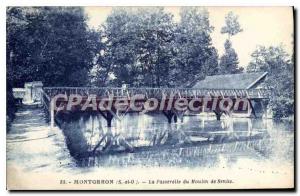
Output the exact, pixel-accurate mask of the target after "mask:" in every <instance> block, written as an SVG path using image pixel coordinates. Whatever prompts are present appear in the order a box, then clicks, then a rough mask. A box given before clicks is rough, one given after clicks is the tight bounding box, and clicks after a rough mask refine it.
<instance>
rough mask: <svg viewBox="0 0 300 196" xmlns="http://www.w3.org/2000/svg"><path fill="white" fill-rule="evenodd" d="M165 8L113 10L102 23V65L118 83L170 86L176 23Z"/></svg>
mask: <svg viewBox="0 0 300 196" xmlns="http://www.w3.org/2000/svg"><path fill="white" fill-rule="evenodd" d="M172 17H173V16H172V15H171V14H169V13H165V12H164V10H163V8H139V9H134V8H133V9H131V10H130V11H128V9H126V10H125V9H123V8H118V9H114V10H113V12H112V13H111V15H109V16H108V18H107V20H106V22H105V24H104V25H103V27H102V29H103V33H104V36H103V41H104V43H105V45H106V47H105V50H104V51H103V55H102V56H101V58H102V67H103V66H104V67H107V68H109V72H111V73H112V74H113V75H114V76H115V79H114V80H113V81H112V83H114V84H115V85H121V84H122V83H127V84H130V85H133V86H152V87H160V86H168V83H169V82H168V80H169V72H170V66H171V65H172V62H171V61H172V58H173V54H172V43H173V31H174V23H173V21H172Z"/></svg>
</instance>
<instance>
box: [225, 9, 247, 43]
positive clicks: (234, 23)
mask: <svg viewBox="0 0 300 196" xmlns="http://www.w3.org/2000/svg"><path fill="white" fill-rule="evenodd" d="M242 31H243V29H242V28H241V26H240V23H239V22H238V16H237V15H234V13H233V12H229V13H228V14H227V15H226V16H225V26H223V27H222V29H221V33H222V34H228V39H230V37H231V36H234V35H236V34H238V33H239V32H242Z"/></svg>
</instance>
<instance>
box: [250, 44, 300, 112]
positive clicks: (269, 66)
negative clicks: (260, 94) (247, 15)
mask: <svg viewBox="0 0 300 196" xmlns="http://www.w3.org/2000/svg"><path fill="white" fill-rule="evenodd" d="M251 56H252V60H251V62H250V63H249V65H248V67H247V71H248V72H257V71H263V72H268V77H267V80H266V84H265V85H266V87H267V88H269V89H271V91H272V97H271V101H270V104H271V107H272V110H273V115H274V117H276V118H282V117H288V116H289V115H292V114H294V62H293V59H292V57H290V56H289V55H288V54H287V53H286V51H285V50H284V48H283V47H282V46H277V47H274V46H271V47H264V46H259V47H258V49H256V50H255V51H254V52H253V53H252V55H251Z"/></svg>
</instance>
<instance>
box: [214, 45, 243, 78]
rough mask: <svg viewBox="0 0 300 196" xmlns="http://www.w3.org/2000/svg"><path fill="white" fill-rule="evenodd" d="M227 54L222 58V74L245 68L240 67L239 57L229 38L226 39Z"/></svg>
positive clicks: (236, 71)
mask: <svg viewBox="0 0 300 196" xmlns="http://www.w3.org/2000/svg"><path fill="white" fill-rule="evenodd" d="M224 47H225V54H224V55H223V56H222V57H221V59H220V72H219V73H221V74H236V73H241V72H243V68H242V67H239V59H238V56H237V54H236V52H235V50H234V49H233V48H232V44H231V42H230V41H229V40H226V42H225V44H224Z"/></svg>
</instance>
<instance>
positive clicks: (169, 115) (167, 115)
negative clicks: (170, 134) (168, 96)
mask: <svg viewBox="0 0 300 196" xmlns="http://www.w3.org/2000/svg"><path fill="white" fill-rule="evenodd" d="M163 114H164V115H165V116H166V117H167V119H168V123H169V124H170V123H172V118H173V117H174V122H175V123H177V115H176V114H175V112H173V111H171V110H168V111H163Z"/></svg>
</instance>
